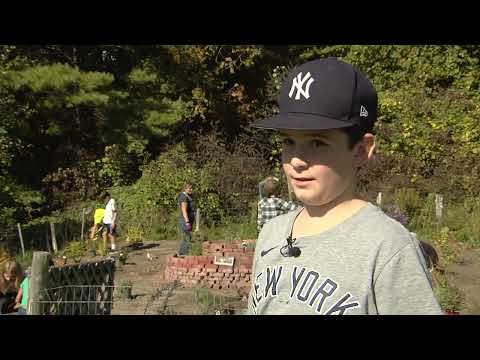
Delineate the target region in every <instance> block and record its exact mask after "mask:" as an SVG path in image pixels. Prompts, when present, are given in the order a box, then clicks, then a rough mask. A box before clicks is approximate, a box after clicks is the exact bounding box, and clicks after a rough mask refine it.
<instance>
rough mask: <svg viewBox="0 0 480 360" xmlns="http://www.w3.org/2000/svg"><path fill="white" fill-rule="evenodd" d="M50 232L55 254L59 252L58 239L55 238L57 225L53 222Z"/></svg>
mask: <svg viewBox="0 0 480 360" xmlns="http://www.w3.org/2000/svg"><path fill="white" fill-rule="evenodd" d="M50 231H51V232H52V245H53V252H57V251H58V246H57V237H56V236H55V224H54V223H53V222H51V223H50Z"/></svg>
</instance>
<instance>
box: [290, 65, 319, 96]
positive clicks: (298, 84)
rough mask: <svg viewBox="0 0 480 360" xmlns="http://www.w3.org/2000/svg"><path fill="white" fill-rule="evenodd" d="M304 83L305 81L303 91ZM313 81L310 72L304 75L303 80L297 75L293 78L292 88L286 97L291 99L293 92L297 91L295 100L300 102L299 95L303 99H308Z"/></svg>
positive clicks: (300, 74)
mask: <svg viewBox="0 0 480 360" xmlns="http://www.w3.org/2000/svg"><path fill="white" fill-rule="evenodd" d="M307 80H308V81H307ZM305 81H307V84H306V85H305V89H303V85H304V84H305ZM314 81H315V80H314V79H313V77H312V75H311V74H310V72H308V73H306V74H305V76H304V77H303V78H302V73H301V72H300V73H298V75H297V76H295V77H294V78H293V81H292V87H291V88H290V93H289V94H288V97H289V98H292V96H293V91H294V90H295V89H297V94H296V95H295V100H300V95H303V96H304V97H305V99H308V98H309V97H310V86H311V85H312V84H313V82H314Z"/></svg>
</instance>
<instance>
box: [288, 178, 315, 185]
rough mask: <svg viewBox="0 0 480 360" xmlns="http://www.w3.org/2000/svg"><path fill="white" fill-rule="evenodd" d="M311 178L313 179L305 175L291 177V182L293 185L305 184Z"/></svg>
mask: <svg viewBox="0 0 480 360" xmlns="http://www.w3.org/2000/svg"><path fill="white" fill-rule="evenodd" d="M313 180H314V179H312V178H306V177H292V183H293V184H295V185H306V184H308V183H310V182H311V181H313Z"/></svg>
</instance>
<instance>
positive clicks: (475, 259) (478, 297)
mask: <svg viewBox="0 0 480 360" xmlns="http://www.w3.org/2000/svg"><path fill="white" fill-rule="evenodd" d="M445 274H446V278H447V281H448V282H449V283H451V284H453V285H454V286H455V287H456V288H457V289H458V290H459V291H460V293H461V294H462V296H463V298H464V309H463V310H462V311H461V312H460V313H461V314H462V315H480V249H474V248H472V247H470V246H467V245H463V244H460V246H459V248H458V254H457V259H456V262H455V263H453V264H451V265H449V266H448V267H447V269H446V272H445Z"/></svg>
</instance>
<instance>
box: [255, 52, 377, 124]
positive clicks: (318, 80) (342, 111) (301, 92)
mask: <svg viewBox="0 0 480 360" xmlns="http://www.w3.org/2000/svg"><path fill="white" fill-rule="evenodd" d="M278 103H279V108H280V113H279V114H278V115H275V116H273V117H270V118H267V119H264V120H261V121H259V122H256V123H254V124H252V126H253V127H257V128H263V129H290V130H326V129H337V128H344V127H349V126H353V125H359V126H360V127H362V128H364V129H367V130H371V129H372V128H373V125H374V123H375V120H376V119H377V92H376V90H375V88H374V87H373V85H372V83H371V82H370V80H368V79H367V78H366V77H365V75H363V74H362V73H361V72H360V71H358V70H357V69H356V68H354V67H353V66H352V65H350V64H347V63H346V62H343V61H340V60H338V59H336V58H333V57H330V58H325V59H321V60H314V61H310V62H307V63H305V64H302V65H299V66H297V67H295V68H293V70H291V71H290V73H289V74H288V76H287V78H286V79H285V81H284V82H283V85H282V87H281V90H280V97H279V101H278Z"/></svg>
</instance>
